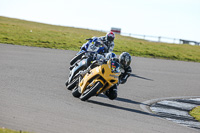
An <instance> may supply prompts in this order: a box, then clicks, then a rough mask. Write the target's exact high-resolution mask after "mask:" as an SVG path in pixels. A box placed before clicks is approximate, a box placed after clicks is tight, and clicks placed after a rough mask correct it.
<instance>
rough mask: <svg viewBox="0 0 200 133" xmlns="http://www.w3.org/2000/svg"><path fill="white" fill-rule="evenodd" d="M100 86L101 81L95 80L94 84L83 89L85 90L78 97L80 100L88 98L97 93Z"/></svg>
mask: <svg viewBox="0 0 200 133" xmlns="http://www.w3.org/2000/svg"><path fill="white" fill-rule="evenodd" d="M102 86H103V84H102V83H101V82H99V81H98V82H96V83H95V84H94V86H92V87H91V88H89V89H87V90H85V91H84V92H83V93H82V94H81V96H80V99H81V100H82V101H86V100H88V99H89V98H90V97H92V96H94V95H95V94H96V93H97V91H98V90H99V89H100V88H101V87H102Z"/></svg>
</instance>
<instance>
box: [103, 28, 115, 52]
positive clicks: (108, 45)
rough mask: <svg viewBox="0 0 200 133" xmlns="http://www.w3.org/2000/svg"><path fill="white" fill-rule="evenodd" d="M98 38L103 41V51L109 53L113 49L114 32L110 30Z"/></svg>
mask: <svg viewBox="0 0 200 133" xmlns="http://www.w3.org/2000/svg"><path fill="white" fill-rule="evenodd" d="M99 39H100V40H101V41H102V42H103V44H104V45H103V47H105V50H106V51H105V53H110V52H112V51H113V49H114V46H115V44H114V39H115V34H114V33H113V32H112V31H110V32H108V33H107V34H106V36H102V37H99Z"/></svg>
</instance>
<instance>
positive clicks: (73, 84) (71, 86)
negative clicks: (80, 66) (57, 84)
mask: <svg viewBox="0 0 200 133" xmlns="http://www.w3.org/2000/svg"><path fill="white" fill-rule="evenodd" d="M78 81H79V78H78V77H77V78H75V79H74V80H72V82H71V83H68V85H67V89H68V90H72V89H74V87H75V86H76V85H77V84H78Z"/></svg>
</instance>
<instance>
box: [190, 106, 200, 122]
mask: <svg viewBox="0 0 200 133" xmlns="http://www.w3.org/2000/svg"><path fill="white" fill-rule="evenodd" d="M190 115H191V116H192V117H194V118H195V119H196V120H198V121H199V122H200V106H197V107H196V108H194V109H192V110H191V111H190Z"/></svg>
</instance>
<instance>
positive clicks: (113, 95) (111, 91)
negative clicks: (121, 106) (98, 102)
mask: <svg viewBox="0 0 200 133" xmlns="http://www.w3.org/2000/svg"><path fill="white" fill-rule="evenodd" d="M104 94H105V95H106V96H107V97H108V98H109V99H110V100H114V99H116V98H117V85H114V86H113V87H111V88H110V89H109V90H107V91H106V92H105V93H104Z"/></svg>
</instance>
